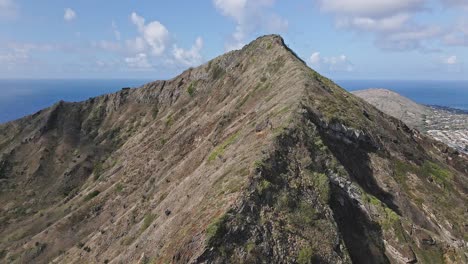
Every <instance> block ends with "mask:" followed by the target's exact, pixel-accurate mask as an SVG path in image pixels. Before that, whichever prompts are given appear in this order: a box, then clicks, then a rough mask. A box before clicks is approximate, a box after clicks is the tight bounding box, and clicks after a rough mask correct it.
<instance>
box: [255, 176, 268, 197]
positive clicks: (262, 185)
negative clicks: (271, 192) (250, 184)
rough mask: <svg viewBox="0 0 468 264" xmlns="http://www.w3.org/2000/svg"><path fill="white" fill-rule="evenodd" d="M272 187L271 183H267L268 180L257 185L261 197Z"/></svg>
mask: <svg viewBox="0 0 468 264" xmlns="http://www.w3.org/2000/svg"><path fill="white" fill-rule="evenodd" d="M270 187H271V182H269V181H267V180H266V179H263V180H261V181H260V182H259V183H258V185H257V191H258V193H259V194H260V195H262V194H263V193H264V192H265V191H267V190H268V189H269V188H270Z"/></svg>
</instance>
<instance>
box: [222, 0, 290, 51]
mask: <svg viewBox="0 0 468 264" xmlns="http://www.w3.org/2000/svg"><path fill="white" fill-rule="evenodd" d="M274 3H275V0H213V4H214V6H215V8H216V9H217V10H218V11H219V12H220V13H221V14H222V15H223V16H226V17H229V18H230V19H232V20H233V21H234V22H235V23H236V27H235V31H234V33H232V35H231V36H230V40H229V41H228V42H227V43H226V45H225V49H226V50H227V51H228V50H233V49H239V48H241V47H242V46H243V45H245V41H246V39H247V37H248V36H249V35H250V34H252V33H254V32H256V31H267V32H275V33H276V32H282V31H285V30H287V28H288V21H287V20H286V19H284V18H282V17H280V16H279V15H277V14H275V13H274V12H272V11H271V10H270V9H271V7H272V6H273V5H274Z"/></svg>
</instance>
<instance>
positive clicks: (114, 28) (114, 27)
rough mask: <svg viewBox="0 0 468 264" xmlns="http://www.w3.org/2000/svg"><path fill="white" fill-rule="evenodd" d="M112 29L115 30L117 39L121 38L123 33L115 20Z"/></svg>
mask: <svg viewBox="0 0 468 264" xmlns="http://www.w3.org/2000/svg"><path fill="white" fill-rule="evenodd" d="M112 31H113V32H114V36H115V39H116V40H120V39H121V34H120V31H119V29H118V28H117V24H116V23H115V21H112Z"/></svg>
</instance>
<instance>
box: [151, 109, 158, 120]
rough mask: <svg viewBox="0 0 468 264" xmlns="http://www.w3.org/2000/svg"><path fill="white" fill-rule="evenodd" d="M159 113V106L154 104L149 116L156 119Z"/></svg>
mask: <svg viewBox="0 0 468 264" xmlns="http://www.w3.org/2000/svg"><path fill="white" fill-rule="evenodd" d="M158 114H159V108H158V107H157V106H154V107H153V109H152V110H151V116H152V117H153V119H156V118H157V117H158Z"/></svg>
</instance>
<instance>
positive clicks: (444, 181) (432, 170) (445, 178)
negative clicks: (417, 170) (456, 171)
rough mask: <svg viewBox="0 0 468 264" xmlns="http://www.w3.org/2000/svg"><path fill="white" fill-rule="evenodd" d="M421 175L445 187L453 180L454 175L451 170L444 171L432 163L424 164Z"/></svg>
mask: <svg viewBox="0 0 468 264" xmlns="http://www.w3.org/2000/svg"><path fill="white" fill-rule="evenodd" d="M421 173H422V174H423V175H424V176H426V177H430V178H432V180H434V181H435V182H437V183H438V184H440V185H442V186H444V187H447V185H448V183H449V180H451V179H452V178H453V174H452V173H451V172H450V171H449V170H447V169H443V168H441V167H440V166H439V165H437V164H435V163H433V162H430V161H426V162H424V164H423V165H422V167H421Z"/></svg>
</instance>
